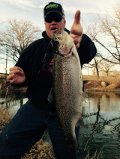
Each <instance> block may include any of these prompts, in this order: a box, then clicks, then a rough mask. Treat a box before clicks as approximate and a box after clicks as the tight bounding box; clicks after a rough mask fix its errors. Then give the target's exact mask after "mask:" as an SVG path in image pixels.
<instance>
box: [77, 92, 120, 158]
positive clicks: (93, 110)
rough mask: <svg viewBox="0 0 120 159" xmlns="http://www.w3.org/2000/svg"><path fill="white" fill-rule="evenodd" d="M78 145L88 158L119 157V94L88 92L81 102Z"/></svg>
mask: <svg viewBox="0 0 120 159" xmlns="http://www.w3.org/2000/svg"><path fill="white" fill-rule="evenodd" d="M79 143H80V147H81V149H82V151H83V150H84V151H87V155H88V158H90V157H89V156H92V157H94V158H100V159H120V94H119V93H117V94H115V93H94V94H88V99H87V102H86V101H84V102H83V120H82V123H81V132H80V141H79Z"/></svg>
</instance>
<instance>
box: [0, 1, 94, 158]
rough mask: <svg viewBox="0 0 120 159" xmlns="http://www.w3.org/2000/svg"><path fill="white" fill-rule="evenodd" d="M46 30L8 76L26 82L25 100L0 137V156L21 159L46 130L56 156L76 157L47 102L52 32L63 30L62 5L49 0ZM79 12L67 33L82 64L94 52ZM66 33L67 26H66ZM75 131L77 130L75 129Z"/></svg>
mask: <svg viewBox="0 0 120 159" xmlns="http://www.w3.org/2000/svg"><path fill="white" fill-rule="evenodd" d="M44 20H45V22H44V23H45V29H46V31H44V32H43V34H42V35H43V38H42V39H39V40H37V41H35V42H33V43H32V44H30V45H29V46H28V47H27V48H26V49H25V50H24V52H23V53H22V55H21V56H20V58H19V60H18V62H17V63H16V66H14V67H13V68H11V69H10V73H9V75H8V77H7V79H8V81H9V82H10V83H11V84H17V85H27V86H28V89H27V95H28V99H29V100H28V102H27V103H25V104H24V105H23V106H22V107H21V108H20V109H19V110H18V112H17V114H16V115H15V117H14V118H13V119H12V120H11V122H10V123H9V124H8V125H7V127H5V129H4V130H3V132H2V134H1V136H0V159H20V158H21V156H23V155H24V154H25V153H26V152H27V151H28V150H29V149H30V148H31V146H32V145H33V144H34V143H35V142H36V141H38V140H39V139H40V138H41V137H42V135H43V133H44V131H45V130H46V129H47V130H48V132H49V135H50V138H51V141H52V144H53V149H54V153H55V156H56V158H57V159H66V158H69V159H75V158H76V153H75V150H69V149H68V146H67V144H66V142H65V139H64V134H63V131H62V128H61V126H60V123H59V121H58V117H57V113H56V109H55V104H54V103H50V102H49V101H48V94H49V92H50V90H51V87H52V73H51V71H50V67H51V64H52V61H53V57H54V53H55V52H54V51H55V49H54V47H53V46H54V45H53V43H52V40H51V38H52V36H53V33H57V34H59V33H60V30H61V29H65V25H66V21H65V14H64V11H63V8H62V6H61V5H60V4H58V3H53V2H50V3H49V4H47V5H46V6H45V8H44ZM79 20H80V11H77V12H76V14H75V19H74V23H73V25H72V27H71V31H70V35H71V36H72V38H73V39H74V42H75V45H76V47H77V50H78V53H79V56H80V60H81V65H83V64H84V63H88V62H90V61H91V60H92V58H93V57H94V56H95V54H96V48H95V45H94V43H93V42H92V41H91V40H90V38H89V37H88V36H87V35H85V34H82V27H81V25H80V22H79ZM65 30H66V31H67V32H69V31H68V30H67V29H65ZM76 130H77V129H76Z"/></svg>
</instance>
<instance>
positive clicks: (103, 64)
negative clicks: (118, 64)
mask: <svg viewBox="0 0 120 159" xmlns="http://www.w3.org/2000/svg"><path fill="white" fill-rule="evenodd" d="M113 66H114V64H113V63H110V62H107V61H105V60H103V61H102V62H101V65H100V68H101V71H102V72H105V74H106V75H107V76H108V75H109V73H110V72H111V69H112V67H113Z"/></svg>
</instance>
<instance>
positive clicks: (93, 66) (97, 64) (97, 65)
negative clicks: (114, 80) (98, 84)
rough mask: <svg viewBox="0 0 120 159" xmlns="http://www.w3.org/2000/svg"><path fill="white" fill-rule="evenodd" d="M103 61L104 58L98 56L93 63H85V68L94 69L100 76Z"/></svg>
mask: <svg viewBox="0 0 120 159" xmlns="http://www.w3.org/2000/svg"><path fill="white" fill-rule="evenodd" d="M101 62H102V58H101V57H98V56H96V57H95V58H94V59H93V60H92V62H91V63H89V64H86V65H84V68H91V69H92V70H94V71H95V73H96V75H97V77H98V78H99V77H100V71H101V70H100V69H101V67H100V65H101Z"/></svg>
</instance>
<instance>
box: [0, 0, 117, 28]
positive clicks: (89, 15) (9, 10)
mask: <svg viewBox="0 0 120 159" xmlns="http://www.w3.org/2000/svg"><path fill="white" fill-rule="evenodd" d="M52 1H53V2H58V3H61V4H62V5H63V8H64V10H65V15H66V21H67V28H68V29H69V28H70V26H71V23H72V22H73V17H74V13H75V11H76V10H78V9H79V10H80V11H81V22H82V23H83V25H87V24H90V23H92V22H93V21H94V20H95V18H96V15H97V14H106V13H107V14H111V13H112V12H113V9H114V8H116V7H118V6H120V0H58V1H57V0H52ZM48 2H50V0H45V1H43V0H1V3H0V23H2V24H1V25H0V29H1V28H2V27H3V22H7V21H8V20H10V19H13V18H15V19H18V20H21V19H22V20H29V21H31V22H33V24H35V25H37V26H39V27H40V29H44V21H43V8H44V6H45V5H46V4H47V3H48ZM4 24H5V23H4Z"/></svg>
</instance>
